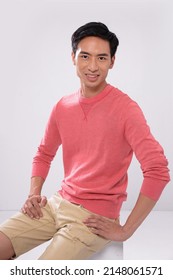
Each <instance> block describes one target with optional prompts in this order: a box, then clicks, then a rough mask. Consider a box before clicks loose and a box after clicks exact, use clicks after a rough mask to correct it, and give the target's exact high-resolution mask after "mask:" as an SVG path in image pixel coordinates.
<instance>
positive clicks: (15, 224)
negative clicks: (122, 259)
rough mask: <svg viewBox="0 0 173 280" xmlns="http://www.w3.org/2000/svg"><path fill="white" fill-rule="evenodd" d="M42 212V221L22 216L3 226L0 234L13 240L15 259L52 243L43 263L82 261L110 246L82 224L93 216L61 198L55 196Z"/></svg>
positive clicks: (13, 218) (105, 240)
mask: <svg viewBox="0 0 173 280" xmlns="http://www.w3.org/2000/svg"><path fill="white" fill-rule="evenodd" d="M42 211H43V217H42V218H40V219H39V220H37V219H31V218H29V217H28V216H27V215H24V214H22V213H20V212H19V213H17V214H16V215H15V216H13V217H12V218H10V219H9V220H7V221H6V222H5V223H4V224H2V225H1V226H0V231H2V232H3V233H4V234H5V235H6V236H8V238H9V239H10V240H11V242H12V244H13V248H14V251H15V254H16V257H18V256H20V255H22V254H24V253H26V252H27V251H29V250H31V249H33V248H34V247H36V246H38V245H40V244H42V243H43V242H45V241H48V240H50V239H52V240H51V242H50V244H49V245H48V247H47V248H46V250H45V251H44V253H43V254H42V255H41V256H40V258H39V259H40V260H80V259H81V260H82V259H88V258H89V257H90V256H91V255H92V254H93V253H95V252H98V251H99V250H101V249H102V248H103V247H104V246H105V245H106V244H108V243H109V242H110V241H109V240H107V239H105V238H102V237H99V236H98V235H95V234H93V233H92V232H91V231H90V230H89V229H88V228H87V227H86V226H85V225H84V224H83V222H82V221H83V220H84V219H85V218H87V217H88V216H89V215H91V214H92V213H91V212H90V211H88V210H86V209H84V208H83V207H82V206H81V205H76V204H73V203H70V202H68V201H67V200H64V199H63V198H62V197H61V196H60V195H59V194H55V195H53V196H52V197H51V198H50V199H49V200H48V203H47V204H46V206H45V207H44V208H43V209H42Z"/></svg>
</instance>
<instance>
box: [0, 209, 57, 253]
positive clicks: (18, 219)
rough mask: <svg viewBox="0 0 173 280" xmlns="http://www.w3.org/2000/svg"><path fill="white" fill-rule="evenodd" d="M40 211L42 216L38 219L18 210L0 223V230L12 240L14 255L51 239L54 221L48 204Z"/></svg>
mask: <svg viewBox="0 0 173 280" xmlns="http://www.w3.org/2000/svg"><path fill="white" fill-rule="evenodd" d="M42 211H43V217H42V218H40V219H31V218H29V217H28V216H27V215H24V214H23V213H20V212H19V213H17V214H16V215H14V216H13V217H11V218H10V219H8V220H7V221H6V222H4V223H3V224H2V225H0V231H1V232H3V233H4V234H5V235H6V236H7V237H8V238H9V239H10V241H11V242H12V245H13V248H14V251H15V255H16V257H18V256H20V255H22V254H24V253H26V252H27V251H29V250H31V249H33V248H34V247H36V246H38V245H40V244H42V243H43V242H45V241H47V240H49V239H51V238H52V236H53V235H54V234H55V232H56V228H55V222H54V218H53V216H52V214H51V210H50V207H49V205H48V204H47V205H46V206H45V207H44V208H43V209H42Z"/></svg>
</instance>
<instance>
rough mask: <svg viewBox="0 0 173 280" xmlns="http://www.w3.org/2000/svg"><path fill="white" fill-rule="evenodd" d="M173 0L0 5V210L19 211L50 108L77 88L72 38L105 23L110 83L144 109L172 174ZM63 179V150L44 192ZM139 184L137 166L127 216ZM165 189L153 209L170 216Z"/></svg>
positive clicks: (10, 1)
mask: <svg viewBox="0 0 173 280" xmlns="http://www.w3.org/2000/svg"><path fill="white" fill-rule="evenodd" d="M171 3H172V1H171V0H170V1H168V0H162V1H161V0H160V1H159V0H158V1H156V0H146V1H142V0H136V1H135V0H129V1H128V0H126V1H123V0H121V1H120V0H119V1H116V0H114V1H113V0H112V1H109V0H104V1H101V0H98V1H97V0H87V1H82V0H80V1H73V0H72V1H70V0H69V1H65V0H63V1H58V0H54V1H53V0H49V1H48V0H47V1H46V0H40V1H39V0H28V1H27V0H23V1H22V0H20V1H17V0H4V1H2V0H1V1H0V210H15V209H20V207H21V205H22V203H23V202H24V200H25V198H26V196H27V194H28V191H29V184H30V174H31V162H32V158H33V156H34V154H35V152H36V149H37V146H38V145H39V142H40V140H41V137H42V135H43V133H44V128H45V125H46V122H47V119H48V116H49V114H50V111H51V109H52V106H53V105H54V104H55V103H56V102H57V101H58V100H59V99H60V98H61V97H62V96H63V95H66V94H70V93H72V92H73V91H75V90H77V89H78V88H79V80H78V78H77V77H76V73H75V68H74V66H73V65H72V62H71V41H70V40H71V34H72V33H73V32H74V31H75V30H76V29H77V28H78V27H79V26H81V25H83V24H85V23H87V22H89V21H101V22H104V23H105V24H106V25H107V26H108V27H109V28H110V30H111V31H113V32H115V33H116V34H117V36H118V38H119V40H120V46H119V48H118V52H117V60H116V64H115V67H114V69H113V70H111V72H110V75H109V78H108V82H109V83H111V84H112V85H114V86H116V87H118V88H120V89H121V90H123V91H124V92H126V93H127V94H128V95H130V96H131V97H132V98H133V99H135V100H136V101H137V102H138V104H139V105H140V106H141V108H142V110H143V111H144V114H145V116H146V118H147V120H148V123H149V125H150V127H151V130H152V132H153V134H154V136H155V137H156V138H157V140H158V141H159V142H160V143H161V145H162V146H163V147H164V150H165V154H166V156H167V158H168V160H169V163H170V164H169V168H170V170H171V172H172V170H173V155H172V152H173V151H172V150H173V149H172V148H173V115H172V111H173V92H172V62H173V61H172V60H173V59H172V58H173V56H172V50H173V40H172V38H173V37H172V35H173V32H172V31H173V28H172V24H173V22H172V4H171ZM62 178H63V168H62V162H61V150H60V151H59V152H58V154H57V157H56V159H55V160H54V162H53V164H52V168H51V171H50V173H49V176H48V178H47V181H46V183H45V187H44V191H43V193H44V194H46V195H47V196H50V195H51V194H52V193H54V192H55V191H56V190H57V189H58V188H59V186H60V182H61V180H62ZM141 183H142V174H141V170H140V166H139V164H138V162H137V161H136V160H135V159H134V160H133V163H132V165H131V167H130V170H129V187H128V195H129V197H128V201H127V202H126V203H124V206H123V209H125V210H129V209H131V208H132V207H133V204H134V202H135V200H136V198H137V195H138V193H139V190H140V186H141ZM172 201H173V188H172V183H169V184H168V186H167V187H166V189H165V191H164V192H163V195H162V197H161V198H160V200H159V202H158V204H157V206H156V207H155V209H156V210H165V211H166V210H168V211H169V210H173V203H172Z"/></svg>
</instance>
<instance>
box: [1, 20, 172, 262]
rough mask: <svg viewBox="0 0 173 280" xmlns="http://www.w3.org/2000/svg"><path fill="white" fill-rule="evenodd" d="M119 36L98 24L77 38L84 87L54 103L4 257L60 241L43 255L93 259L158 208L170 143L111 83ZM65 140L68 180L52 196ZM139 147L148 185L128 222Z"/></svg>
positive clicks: (5, 237)
mask: <svg viewBox="0 0 173 280" xmlns="http://www.w3.org/2000/svg"><path fill="white" fill-rule="evenodd" d="M118 44H119V42H118V39H117V37H116V36H115V34H113V33H112V32H110V31H109V30H108V28H107V27H106V26H105V25H104V24H102V23H97V22H91V23H88V24H86V25H84V26H82V27H80V28H79V29H78V30H77V31H76V32H74V34H73V36H72V61H73V64H74V65H75V67H76V71H77V75H78V77H79V79H80V84H81V87H80V89H79V90H78V91H77V92H76V93H74V94H71V95H70V96H66V97H63V98H62V99H61V100H60V101H59V102H58V103H57V104H56V105H55V107H54V108H53V110H52V113H51V115H50V118H49V121H48V124H47V127H46V131H45V135H44V137H43V139H42V141H41V144H40V146H39V148H38V151H37V154H36V156H35V157H34V160H33V169H32V178H31V188H30V193H29V196H28V198H27V200H26V202H25V203H24V205H23V207H22V211H21V212H20V213H18V214H16V215H15V216H14V217H12V218H11V219H9V220H8V221H6V222H5V223H4V224H3V225H1V227H0V258H1V259H10V258H12V257H18V256H19V255H21V254H23V253H25V252H27V251H28V250H30V249H32V248H34V247H35V246H37V245H39V244H41V243H43V242H45V241H47V240H50V239H52V241H51V243H50V245H49V246H48V248H47V249H46V251H45V252H44V253H43V254H42V256H41V257H40V259H87V258H89V257H90V255H91V254H93V253H94V252H96V251H98V250H100V249H101V248H103V247H104V246H105V245H106V244H107V243H108V242H110V240H115V241H121V242H122V241H125V240H127V239H128V238H130V236H131V235H132V234H133V233H134V232H135V231H136V229H137V228H138V227H139V226H140V224H141V223H142V222H143V221H144V219H145V218H146V217H147V215H148V214H149V213H150V211H151V210H152V209H153V207H154V205H155V203H156V201H157V200H158V199H159V197H160V195H161V193H162V190H163V189H164V187H165V185H166V184H167V182H169V171H168V168H167V160H166V158H165V156H164V153H163V149H162V148H161V146H160V145H159V143H158V142H157V141H156V140H155V139H154V137H153V136H152V134H151V132H150V129H149V127H148V125H147V123H146V120H145V118H144V116H143V113H142V112H141V109H140V108H139V106H138V105H137V104H136V103H135V102H134V101H133V100H131V98H130V97H128V96H127V95H126V94H124V93H122V92H121V91H120V90H118V89H117V88H115V87H113V86H111V85H109V84H107V82H106V77H107V75H108V72H109V70H110V69H112V68H113V66H114V61H115V52H116V49H117V47H118ZM60 145H62V149H63V162H64V180H63V181H62V185H61V190H60V191H58V192H57V193H56V194H55V195H53V196H52V197H51V198H50V199H49V200H47V199H46V197H44V196H42V194H41V191H42V186H43V183H44V181H45V179H46V176H47V174H48V171H49V168H50V164H51V161H52V160H53V158H54V156H55V154H56V151H57V149H58V147H59V146H60ZM133 152H134V153H135V155H136V157H137V159H138V160H139V162H140V164H141V169H142V172H143V178H144V179H143V183H142V186H141V190H140V193H139V197H138V199H137V202H136V205H135V206H134V208H133V210H132V211H131V213H130V215H129V217H128V219H127V221H126V222H125V224H124V225H120V223H119V215H120V210H121V206H122V203H123V201H124V200H126V197H127V194H126V188H127V181H128V180H127V170H128V168H129V165H130V163H131V159H132V154H133Z"/></svg>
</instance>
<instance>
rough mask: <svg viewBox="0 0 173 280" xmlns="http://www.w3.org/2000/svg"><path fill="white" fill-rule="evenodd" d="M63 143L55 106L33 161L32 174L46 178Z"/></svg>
mask: <svg viewBox="0 0 173 280" xmlns="http://www.w3.org/2000/svg"><path fill="white" fill-rule="evenodd" d="M60 145H61V137H60V134H59V130H58V122H57V119H56V106H54V108H53V110H52V112H51V115H50V117H49V120H48V123H47V126H46V130H45V134H44V137H43V138H42V140H41V143H40V145H39V147H38V150H37V152H36V155H35V157H34V158H33V163H32V173H31V176H32V177H33V176H39V177H42V178H43V179H46V177H47V175H48V172H49V169H50V166H51V162H52V160H53V158H54V156H55V155H56V152H57V150H58V148H59V146H60Z"/></svg>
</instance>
